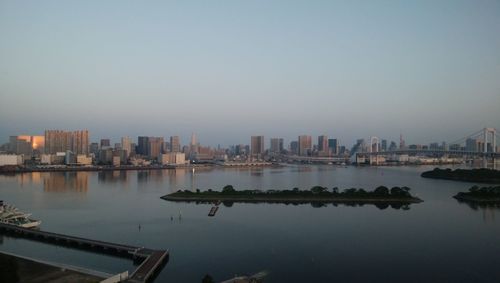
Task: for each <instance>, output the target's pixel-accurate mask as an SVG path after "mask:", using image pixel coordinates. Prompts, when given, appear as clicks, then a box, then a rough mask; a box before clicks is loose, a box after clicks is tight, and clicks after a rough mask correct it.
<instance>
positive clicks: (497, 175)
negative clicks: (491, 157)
mask: <svg viewBox="0 0 500 283" xmlns="http://www.w3.org/2000/svg"><path fill="white" fill-rule="evenodd" d="M420 177H422V178H428V179H441V180H449V181H457V182H467V183H483V184H499V183H500V171H498V170H494V169H485V168H481V169H455V170H451V169H440V168H434V170H431V171H425V172H423V173H422V174H420Z"/></svg>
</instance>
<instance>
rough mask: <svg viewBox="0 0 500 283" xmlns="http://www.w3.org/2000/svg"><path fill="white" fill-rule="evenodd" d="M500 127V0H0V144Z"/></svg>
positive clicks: (434, 137)
mask: <svg viewBox="0 0 500 283" xmlns="http://www.w3.org/2000/svg"><path fill="white" fill-rule="evenodd" d="M484 127H495V128H497V129H500V1H482V0H471V1H459V0H451V1H446V0H440V1H435V0H433V1H425V0H422V1H382V0H380V1H291V0H286V1H270V0H266V1H4V0H0V143H3V142H7V141H8V137H9V136H10V135H20V134H30V135H36V134H43V131H44V130H45V129H65V130H77V129H88V130H89V131H90V135H91V140H92V141H97V140H98V139H100V138H111V139H112V141H113V142H119V140H118V139H119V137H121V136H131V137H134V138H135V137H136V136H138V135H148V136H164V137H168V136H170V135H179V136H181V142H183V143H187V142H188V141H189V137H190V135H191V133H193V132H194V133H196V135H197V137H198V139H199V141H200V142H201V143H202V144H207V145H214V146H215V145H217V144H221V145H230V144H240V143H244V144H249V143H250V136H251V135H264V136H265V137H266V143H268V142H269V141H268V138H270V137H283V138H285V140H287V141H290V140H292V139H296V137H297V136H298V135H302V134H309V135H313V136H317V135H320V134H326V135H329V136H330V137H335V138H340V139H341V140H342V141H344V143H345V144H346V145H349V144H351V143H352V142H354V140H355V139H357V138H368V137H370V136H378V137H381V138H387V139H389V140H396V141H398V140H399V135H400V134H403V136H404V138H405V139H406V141H407V143H429V142H432V141H453V140H458V139H460V138H462V137H464V136H466V135H468V134H470V133H473V132H476V131H478V130H480V129H481V128H484Z"/></svg>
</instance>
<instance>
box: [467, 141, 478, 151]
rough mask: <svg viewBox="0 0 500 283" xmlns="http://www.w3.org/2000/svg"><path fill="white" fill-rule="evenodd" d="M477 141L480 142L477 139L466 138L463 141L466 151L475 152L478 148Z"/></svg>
mask: <svg viewBox="0 0 500 283" xmlns="http://www.w3.org/2000/svg"><path fill="white" fill-rule="evenodd" d="M479 143H480V141H479V140H478V139H471V138H468V139H467V140H466V141H465V150H466V151H472V152H477V151H479V149H480V147H479Z"/></svg>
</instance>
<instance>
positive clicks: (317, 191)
mask: <svg viewBox="0 0 500 283" xmlns="http://www.w3.org/2000/svg"><path fill="white" fill-rule="evenodd" d="M326 190H327V188H325V187H322V186H314V187H312V188H311V192H312V193H313V194H321V193H322V192H325V191H326Z"/></svg>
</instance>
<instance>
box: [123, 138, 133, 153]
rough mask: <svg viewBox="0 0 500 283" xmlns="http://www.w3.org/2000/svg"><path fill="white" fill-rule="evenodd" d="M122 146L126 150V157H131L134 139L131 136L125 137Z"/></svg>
mask: <svg viewBox="0 0 500 283" xmlns="http://www.w3.org/2000/svg"><path fill="white" fill-rule="evenodd" d="M121 148H122V149H123V150H125V151H126V153H125V157H127V158H128V157H129V156H130V154H131V153H132V140H131V139H130V138H129V137H123V138H122V143H121Z"/></svg>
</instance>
